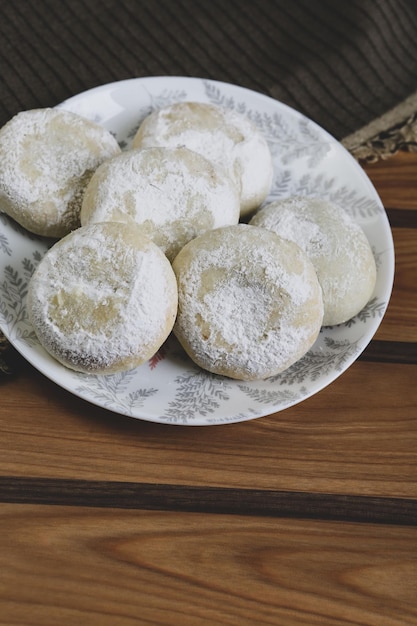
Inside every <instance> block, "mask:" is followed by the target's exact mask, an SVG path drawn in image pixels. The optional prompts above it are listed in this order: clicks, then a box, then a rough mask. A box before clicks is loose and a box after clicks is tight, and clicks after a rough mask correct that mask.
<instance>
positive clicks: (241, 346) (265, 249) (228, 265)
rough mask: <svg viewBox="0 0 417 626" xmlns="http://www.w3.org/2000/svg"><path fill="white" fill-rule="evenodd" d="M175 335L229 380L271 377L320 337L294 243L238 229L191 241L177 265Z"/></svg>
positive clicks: (312, 286) (311, 288)
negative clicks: (177, 312)
mask: <svg viewBox="0 0 417 626" xmlns="http://www.w3.org/2000/svg"><path fill="white" fill-rule="evenodd" d="M173 267H174V271H175V273H176V275H177V280H178V285H179V314H178V318H177V322H176V324H175V326H174V332H175V333H176V334H177V336H178V338H179V339H180V341H181V342H182V343H183V345H184V347H185V349H186V350H187V352H188V353H189V354H190V355H191V356H192V358H194V359H195V360H196V362H197V363H198V364H199V365H200V366H202V367H204V368H205V369H208V370H210V371H214V372H217V373H222V374H225V375H227V376H231V377H233V378H242V379H259V378H266V377H267V376H272V375H273V374H275V373H278V372H279V371H282V370H283V369H285V368H286V367H289V365H290V364H291V363H293V362H294V361H295V360H297V359H298V358H300V357H301V356H302V354H304V353H305V352H306V351H307V350H308V349H309V348H310V347H311V345H312V342H313V341H314V340H315V338H316V337H317V334H318V332H319V330H320V326H321V321H322V315H323V308H322V300H321V290H320V287H319V285H318V281H317V277H316V274H315V272H314V269H313V267H312V265H311V263H310V261H309V260H308V259H307V258H306V257H305V255H304V253H303V252H302V251H301V250H300V249H299V248H298V246H295V245H294V244H292V243H290V242H287V241H285V240H283V239H281V238H279V237H277V236H276V235H275V234H273V233H270V232H268V231H262V229H259V228H256V227H253V226H247V225H245V224H239V225H237V226H234V227H233V226H232V227H229V228H222V229H218V230H217V231H212V232H211V233H206V234H205V235H203V236H201V237H199V238H198V239H196V240H194V241H193V242H191V243H190V244H188V245H187V246H186V248H185V249H184V250H183V251H182V252H181V253H180V254H179V255H178V257H177V259H175V261H174V264H173Z"/></svg>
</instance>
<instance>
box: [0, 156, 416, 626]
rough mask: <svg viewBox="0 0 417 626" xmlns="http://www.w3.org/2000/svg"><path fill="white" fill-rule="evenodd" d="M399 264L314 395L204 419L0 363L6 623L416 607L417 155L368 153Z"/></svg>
mask: <svg viewBox="0 0 417 626" xmlns="http://www.w3.org/2000/svg"><path fill="white" fill-rule="evenodd" d="M366 170H367V172H368V174H369V176H370V177H371V179H372V180H373V182H374V184H375V186H376V188H377V190H378V191H379V193H380V195H381V198H382V201H383V203H384V205H385V207H386V209H387V213H388V216H389V219H390V222H391V225H392V228H393V234H394V241H395V248H396V278H395V284H394V290H393V295H392V299H391V302H390V305H389V309H388V311H387V313H386V316H385V318H384V320H383V322H382V324H381V326H380V329H379V330H378V332H377V334H376V336H375V338H374V340H373V341H372V342H371V344H370V345H369V346H368V348H367V349H366V351H365V352H364V353H363V355H362V356H361V358H360V359H359V360H358V361H357V362H356V363H355V364H354V365H352V366H351V367H350V368H349V369H348V370H347V371H346V372H345V373H344V374H343V375H342V376H341V377H340V378H338V379H337V380H336V381H335V382H333V383H332V384H331V385H330V386H329V387H327V388H326V389H324V390H323V391H321V392H320V393H319V394H317V395H315V396H313V397H311V398H309V399H308V400H306V401H304V402H303V403H301V404H299V405H297V406H295V407H292V408H290V409H287V410H286V411H283V412H280V413H277V414H275V415H271V416H268V417H265V418H261V419H258V420H254V421H251V422H244V423H241V424H232V425H227V426H213V427H208V428H192V427H176V426H168V425H166V426H165V425H158V424H152V423H148V422H142V421H139V420H134V419H129V418H124V417H120V416H117V415H114V414H112V413H109V412H107V411H105V410H104V409H100V408H98V407H95V406H92V405H90V404H88V403H86V402H84V401H83V400H81V399H79V398H77V397H74V396H72V395H71V394H69V393H67V392H65V391H63V390H62V389H61V388H60V387H58V386H56V385H55V384H53V383H52V382H50V381H49V380H47V379H46V378H44V377H43V376H42V375H41V374H39V373H38V372H37V371H36V370H34V369H33V368H32V367H31V366H30V365H29V364H27V363H26V362H25V361H23V359H22V358H21V357H18V356H17V355H16V366H17V372H16V374H15V375H14V376H10V377H8V378H3V379H2V380H1V383H0V384H1V404H0V429H1V436H0V501H1V505H0V624H1V625H6V624H7V626H11V625H19V626H28V625H30V626H58V625H60V626H62V625H65V626H66V625H77V626H81V625H82V626H90V625H93V624H94V625H99V626H107V625H108V626H132V625H137V624H144V625H175V626H177V625H178V626H216V625H225V626H226V625H227V626H234V625H235V626H246V625H247V626H262V625H284V626H301V625H303V626H314V625H316V624H317V625H320V626H330V625H332V626H336V625H337V626H345V625H346V626H347V625H349V626H359V625H360V626H365V625H366V626H368V625H369V626H371V625H372V626H401V625H403V624H404V625H405V624H407V625H411V624H413V625H416V624H417V385H416V380H417V289H416V276H417V155H416V154H414V155H413V154H410V153H398V154H397V155H395V156H393V157H391V158H390V159H388V160H384V161H379V162H377V163H376V164H373V165H368V166H366Z"/></svg>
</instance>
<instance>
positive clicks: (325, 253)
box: [250, 196, 376, 326]
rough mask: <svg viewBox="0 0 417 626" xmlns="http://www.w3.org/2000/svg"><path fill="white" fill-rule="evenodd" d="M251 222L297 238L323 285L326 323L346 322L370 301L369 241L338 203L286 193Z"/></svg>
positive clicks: (373, 279) (372, 270) (372, 266)
mask: <svg viewBox="0 0 417 626" xmlns="http://www.w3.org/2000/svg"><path fill="white" fill-rule="evenodd" d="M250 223H251V224H252V225H254V226H261V227H263V228H267V229H269V230H271V231H274V232H275V233H277V234H278V235H280V236H281V237H285V238H286V239H289V240H291V241H294V242H295V243H296V244H298V245H299V246H300V247H301V248H302V249H303V250H304V252H305V253H306V254H307V255H308V257H309V258H310V260H311V262H312V263H313V265H314V267H315V270H316V272H317V276H318V279H319V282H320V285H321V288H322V290H323V303H324V319H323V325H325V326H332V325H334V324H341V323H343V322H346V321H347V320H349V319H351V318H352V317H353V316H354V315H356V314H357V313H359V311H361V309H362V308H363V307H364V306H365V305H366V304H367V302H368V301H369V300H370V298H371V296H372V293H373V291H374V287H375V282H376V266H375V260H374V257H373V254H372V250H371V246H370V245H369V242H368V240H367V238H366V235H365V233H364V232H363V230H362V228H361V227H360V226H359V224H357V223H356V222H354V221H353V220H352V218H351V217H350V216H349V215H348V214H347V213H346V211H344V210H343V209H342V208H340V207H339V206H337V205H335V204H334V203H332V202H328V201H325V200H321V199H319V198H309V197H306V196H300V197H293V198H284V199H282V200H277V201H275V202H272V203H271V204H269V205H267V206H265V207H264V208H262V209H261V210H260V211H259V212H258V213H257V214H256V215H255V216H254V217H253V218H252V220H251V221H250Z"/></svg>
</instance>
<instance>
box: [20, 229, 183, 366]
mask: <svg viewBox="0 0 417 626" xmlns="http://www.w3.org/2000/svg"><path fill="white" fill-rule="evenodd" d="M27 307H28V314H29V318H30V320H31V322H32V325H33V327H34V329H35V332H36V334H37V336H38V338H39V341H40V342H41V344H42V345H43V346H44V347H45V349H46V350H47V351H48V352H49V353H50V354H51V355H52V356H54V357H55V358H56V359H57V360H58V361H60V362H61V363H62V364H64V365H66V366H67V367H69V368H72V369H75V370H78V371H81V372H94V373H102V374H107V373H112V372H117V371H121V370H126V369H130V368H133V367H136V366H137V365H140V364H141V363H143V362H144V361H146V360H147V359H148V358H150V357H151V356H152V355H153V354H154V353H155V352H156V351H157V350H158V349H159V348H160V346H161V344H162V343H163V342H164V341H165V339H166V338H167V336H168V334H169V333H170V331H171V329H172V326H173V323H174V320H175V315H176V312H177V285H176V280H175V275H174V273H173V271H172V268H171V265H170V263H169V261H168V259H167V258H166V257H165V255H164V254H163V253H162V252H161V250H160V249H159V248H158V247H157V246H156V245H155V244H154V243H152V242H151V241H150V240H149V239H147V238H146V237H144V236H143V234H142V232H141V231H140V229H139V228H138V227H134V225H133V226H132V225H129V226H127V225H125V224H113V223H110V222H108V223H103V224H92V225H90V226H84V227H82V228H79V229H77V230H75V231H73V232H72V233H70V234H69V235H67V236H66V237H64V238H63V239H61V240H60V241H58V242H57V243H56V244H55V245H54V246H53V247H52V248H50V250H49V251H48V252H47V253H46V255H45V256H44V258H43V259H42V261H41V262H40V264H39V266H38V268H37V269H36V271H35V273H34V275H33V276H32V279H31V281H30V283H29V293H28V303H27Z"/></svg>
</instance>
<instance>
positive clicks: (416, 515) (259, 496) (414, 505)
mask: <svg viewBox="0 0 417 626" xmlns="http://www.w3.org/2000/svg"><path fill="white" fill-rule="evenodd" d="M0 502H7V503H15V504H54V505H61V506H62V505H66V506H75V507H83V506H89V507H96V508H119V509H146V510H151V511H152V510H156V511H176V512H180V511H183V512H186V513H189V512H199V513H201V512H205V513H208V514H212V513H228V514H233V515H239V514H240V515H258V516H264V517H265V516H266V517H292V518H300V517H302V518H304V519H322V520H338V521H344V522H362V523H367V524H369V523H380V524H381V523H382V524H396V525H404V524H405V525H414V526H417V498H415V499H410V498H408V499H406V498H398V497H396V498H381V497H379V498H378V497H371V496H349V495H338V494H332V493H326V494H314V493H303V492H300V491H299V492H294V491H271V490H270V489H245V488H239V489H231V488H230V487H201V486H198V487H197V486H189V485H172V484H169V483H167V484H163V483H160V484H149V483H132V482H128V481H124V482H118V481H113V482H111V481H98V480H71V479H70V480H68V479H62V478H61V479H56V478H31V477H30V478H27V477H21V478H19V477H16V476H10V477H8V476H6V477H3V476H0Z"/></svg>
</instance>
